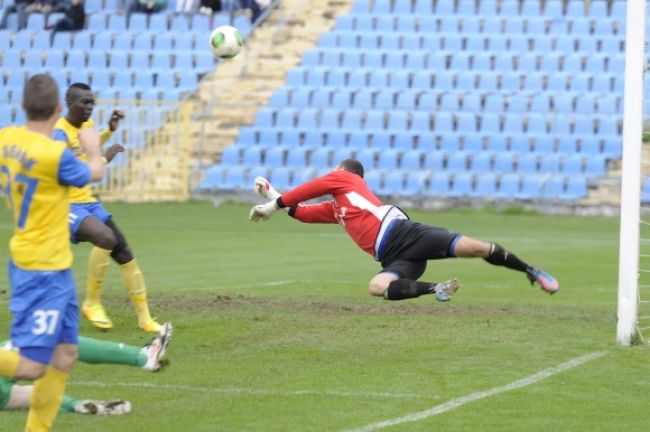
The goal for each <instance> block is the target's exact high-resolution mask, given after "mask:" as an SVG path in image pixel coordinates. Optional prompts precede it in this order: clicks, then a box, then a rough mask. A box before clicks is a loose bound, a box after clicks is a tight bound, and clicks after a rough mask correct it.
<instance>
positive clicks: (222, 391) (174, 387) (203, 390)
mask: <svg viewBox="0 0 650 432" xmlns="http://www.w3.org/2000/svg"><path fill="white" fill-rule="evenodd" d="M70 385H71V386H75V385H77V386H89V387H105V388H108V387H135V388H151V389H156V390H174V391H192V392H197V393H220V394H246V395H272V396H339V397H359V396H363V397H378V398H418V399H421V398H429V399H440V398H441V397H440V396H431V395H423V394H416V393H390V392H346V391H334V390H325V391H317V390H294V391H276V390H254V389H245V388H237V387H194V386H186V385H178V384H153V383H140V382H139V383H125V382H117V383H107V382H101V381H71V382H70Z"/></svg>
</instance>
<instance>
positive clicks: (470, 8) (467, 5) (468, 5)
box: [456, 0, 476, 17]
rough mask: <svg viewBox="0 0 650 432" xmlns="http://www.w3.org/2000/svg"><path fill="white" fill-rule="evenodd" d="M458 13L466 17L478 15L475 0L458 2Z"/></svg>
mask: <svg viewBox="0 0 650 432" xmlns="http://www.w3.org/2000/svg"><path fill="white" fill-rule="evenodd" d="M456 13H457V14H458V15H463V16H465V17H466V16H470V15H474V14H475V13H476V2H475V1H474V0H458V5H457V9H456Z"/></svg>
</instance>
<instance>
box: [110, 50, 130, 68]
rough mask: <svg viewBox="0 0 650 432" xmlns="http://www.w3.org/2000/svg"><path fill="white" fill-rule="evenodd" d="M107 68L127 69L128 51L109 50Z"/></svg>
mask: <svg viewBox="0 0 650 432" xmlns="http://www.w3.org/2000/svg"><path fill="white" fill-rule="evenodd" d="M108 67H109V69H114V70H125V69H129V60H128V53H127V52H126V51H111V52H110V56H109V59H108Z"/></svg>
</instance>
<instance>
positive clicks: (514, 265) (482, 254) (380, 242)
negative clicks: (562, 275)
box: [249, 159, 560, 301]
mask: <svg viewBox="0 0 650 432" xmlns="http://www.w3.org/2000/svg"><path fill="white" fill-rule="evenodd" d="M363 175H364V169H363V165H362V164H361V163H360V162H359V161H357V160H354V159H346V160H344V161H343V162H341V163H340V164H339V165H337V166H336V167H335V168H334V170H333V171H331V172H330V173H328V174H325V175H324V176H322V177H318V178H316V179H314V180H311V181H308V182H306V183H304V184H302V185H300V186H298V187H296V188H294V189H293V190H290V191H289V192H286V193H284V194H280V193H278V192H277V191H276V190H275V189H274V188H273V187H272V185H271V184H270V183H269V182H268V181H267V180H266V179H264V178H262V177H258V178H256V179H255V186H254V187H255V191H256V192H257V193H258V194H259V195H261V196H262V197H264V198H267V199H270V201H269V202H267V203H266V204H260V205H256V206H253V208H251V211H250V214H249V219H250V220H251V221H254V222H257V221H260V220H267V219H269V218H270V217H271V216H272V215H273V213H275V212H276V211H277V210H279V209H284V210H285V211H287V212H288V213H289V216H291V217H293V218H295V219H298V220H299V221H301V222H306V223H338V224H339V225H341V226H342V227H343V228H344V229H345V230H346V232H347V233H348V235H349V236H350V237H351V238H352V240H353V241H354V242H355V243H356V244H357V245H358V246H359V247H360V248H361V249H363V250H364V251H365V252H366V253H368V254H369V255H371V256H373V257H374V259H375V260H376V261H378V262H380V263H381V266H382V270H381V271H380V272H379V273H378V274H377V275H375V276H374V277H373V278H372V279H371V280H370V282H369V283H368V290H369V292H370V294H372V295H374V296H381V297H383V298H385V299H387V300H404V299H409V298H415V297H419V296H421V295H426V294H435V296H436V298H437V299H438V300H439V301H449V300H451V297H452V296H453V295H454V294H455V292H456V291H457V289H458V287H459V285H458V282H457V281H456V280H455V279H452V280H448V281H445V282H424V281H419V280H418V279H419V278H420V277H421V276H422V275H423V274H424V271H425V270H426V267H427V261H429V260H437V259H445V258H454V257H461V258H483V259H484V260H485V261H487V262H488V263H490V264H492V265H496V266H504V267H506V268H509V269H512V270H516V271H520V272H522V273H524V274H525V275H526V277H527V278H528V280H529V281H530V283H531V284H534V283H537V284H539V286H540V287H541V289H542V290H543V291H545V292H547V293H548V294H555V293H556V292H557V291H558V290H559V289H560V285H559V283H558V281H557V279H555V278H554V277H553V276H551V275H550V274H549V273H547V272H545V271H543V270H541V269H539V268H537V267H534V266H531V265H529V264H527V263H525V262H524V261H522V260H520V259H519V258H518V257H517V256H516V255H514V254H513V253H511V252H509V251H507V250H506V249H504V248H503V247H502V246H500V245H499V244H497V243H487V242H484V241H481V240H477V239H473V238H471V237H468V236H465V235H462V234H459V233H454V232H450V231H449V230H447V229H445V228H439V227H432V226H427V225H422V224H419V223H417V222H413V221H411V220H410V219H409V217H408V216H407V215H406V213H404V212H403V211H402V210H401V209H399V208H398V207H395V206H391V205H386V204H384V203H383V202H381V201H380V200H379V198H377V196H375V194H374V193H373V192H372V191H371V190H370V189H369V187H368V185H367V184H366V182H365V181H364V180H363ZM324 195H331V196H332V197H333V199H332V200H329V201H324V202H322V203H319V204H311V205H307V204H303V202H305V201H308V200H311V199H314V198H319V197H322V196H324Z"/></svg>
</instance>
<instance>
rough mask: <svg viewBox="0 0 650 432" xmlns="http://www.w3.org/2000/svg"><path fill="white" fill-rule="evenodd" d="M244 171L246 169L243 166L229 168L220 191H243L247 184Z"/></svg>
mask: <svg viewBox="0 0 650 432" xmlns="http://www.w3.org/2000/svg"><path fill="white" fill-rule="evenodd" d="M246 171H247V169H246V167H243V166H231V167H229V168H228V170H227V171H226V175H225V177H224V179H223V183H222V184H221V189H222V190H225V191H230V190H236V189H244V188H245V185H246V184H247V183H248V176H247V175H246Z"/></svg>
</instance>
